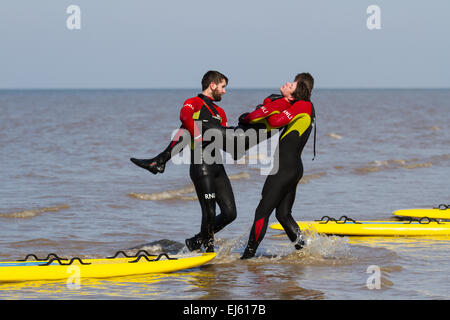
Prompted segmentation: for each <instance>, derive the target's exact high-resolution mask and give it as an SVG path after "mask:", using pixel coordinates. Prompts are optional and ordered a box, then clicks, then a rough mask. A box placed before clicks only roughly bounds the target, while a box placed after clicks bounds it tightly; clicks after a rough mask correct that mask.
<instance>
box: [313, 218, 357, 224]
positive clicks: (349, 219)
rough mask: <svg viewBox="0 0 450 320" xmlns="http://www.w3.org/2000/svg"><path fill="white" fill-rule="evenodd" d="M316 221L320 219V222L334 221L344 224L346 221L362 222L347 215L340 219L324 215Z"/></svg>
mask: <svg viewBox="0 0 450 320" xmlns="http://www.w3.org/2000/svg"><path fill="white" fill-rule="evenodd" d="M314 221H319V223H321V224H326V223H328V222H329V221H333V222H336V223H337V224H344V223H346V222H352V223H356V224H360V223H361V222H358V221H356V220H354V219H352V218H349V217H347V216H341V217H340V218H339V219H335V218H331V217H329V216H323V217H322V218H321V219H320V220H314Z"/></svg>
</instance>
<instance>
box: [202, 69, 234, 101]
mask: <svg viewBox="0 0 450 320" xmlns="http://www.w3.org/2000/svg"><path fill="white" fill-rule="evenodd" d="M227 84H228V78H227V77H226V76H225V75H223V74H222V73H220V72H219V71H213V70H210V71H208V72H207V73H205V75H204V76H203V78H202V91H203V93H204V94H205V95H207V96H211V98H213V99H214V100H215V101H220V100H221V99H222V95H224V94H225V93H226V90H225V87H226V86H227Z"/></svg>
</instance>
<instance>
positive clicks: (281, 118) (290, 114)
mask: <svg viewBox="0 0 450 320" xmlns="http://www.w3.org/2000/svg"><path fill="white" fill-rule="evenodd" d="M311 112H312V105H311V102H309V101H297V102H295V103H294V104H293V105H292V106H290V107H289V108H287V109H285V110H283V111H282V112H281V113H278V114H274V115H272V116H270V117H269V118H268V119H267V122H268V123H269V125H270V126H271V127H272V128H280V127H284V126H285V125H287V124H289V122H291V120H292V119H294V118H295V117H296V116H297V115H300V114H303V113H306V114H308V115H309V116H311Z"/></svg>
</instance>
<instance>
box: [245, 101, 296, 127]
mask: <svg viewBox="0 0 450 320" xmlns="http://www.w3.org/2000/svg"><path fill="white" fill-rule="evenodd" d="M267 100H270V99H269V98H266V99H264V103H265V104H264V105H263V106H262V107H261V108H258V109H256V110H255V111H253V112H251V113H249V114H248V115H247V116H246V117H245V121H247V122H250V121H254V120H259V119H264V118H267V117H268V116H270V115H272V114H273V113H274V112H276V113H280V112H282V111H283V110H285V109H287V108H289V107H290V106H291V104H290V103H289V102H288V101H287V100H286V99H284V98H281V99H277V100H274V101H267ZM266 102H267V103H266Z"/></svg>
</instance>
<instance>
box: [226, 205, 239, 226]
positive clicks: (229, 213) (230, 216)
mask: <svg viewBox="0 0 450 320" xmlns="http://www.w3.org/2000/svg"><path fill="white" fill-rule="evenodd" d="M225 216H226V217H227V221H228V223H231V222H233V221H234V220H236V217H237V211H236V207H234V206H229V207H227V208H226V209H225Z"/></svg>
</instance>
